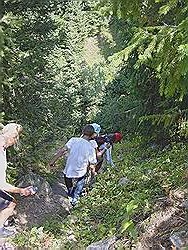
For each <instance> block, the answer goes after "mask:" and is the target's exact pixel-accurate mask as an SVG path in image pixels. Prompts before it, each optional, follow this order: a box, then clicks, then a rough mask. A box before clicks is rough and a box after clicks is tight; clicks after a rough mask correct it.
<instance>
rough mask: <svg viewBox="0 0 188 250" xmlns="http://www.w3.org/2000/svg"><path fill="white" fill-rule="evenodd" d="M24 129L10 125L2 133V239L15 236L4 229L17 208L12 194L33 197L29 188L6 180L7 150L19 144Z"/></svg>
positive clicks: (0, 187)
mask: <svg viewBox="0 0 188 250" xmlns="http://www.w3.org/2000/svg"><path fill="white" fill-rule="evenodd" d="M21 132H22V127H21V125H19V124H16V123H9V124H7V125H6V126H3V129H2V130H1V132H0V237H8V236H11V235H13V234H14V232H13V231H10V230H8V229H6V228H5V227H4V223H5V221H6V220H7V219H8V218H9V216H11V215H12V214H13V210H14V208H15V206H16V202H15V199H14V198H13V197H12V196H11V195H9V194H8V193H7V192H10V193H19V194H20V195H24V196H28V195H31V191H30V188H31V186H29V187H26V188H19V187H15V186H13V185H11V184H10V183H8V182H7V180H6V169H7V158H6V149H7V148H8V147H10V146H12V145H14V144H16V143H17V141H18V139H19V135H20V133H21Z"/></svg>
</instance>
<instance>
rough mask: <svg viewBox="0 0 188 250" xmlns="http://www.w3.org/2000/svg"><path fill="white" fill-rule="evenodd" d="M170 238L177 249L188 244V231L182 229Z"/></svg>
mask: <svg viewBox="0 0 188 250" xmlns="http://www.w3.org/2000/svg"><path fill="white" fill-rule="evenodd" d="M170 240H171V242H172V244H173V246H174V247H176V249H182V247H186V246H188V231H187V230H186V231H180V232H176V233H174V234H172V235H171V236H170Z"/></svg>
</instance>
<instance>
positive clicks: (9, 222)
mask: <svg viewBox="0 0 188 250" xmlns="http://www.w3.org/2000/svg"><path fill="white" fill-rule="evenodd" d="M14 224H16V220H15V219H14V217H12V218H9V219H8V220H6V221H5V223H4V227H12V226H14Z"/></svg>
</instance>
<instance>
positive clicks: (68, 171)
mask: <svg viewBox="0 0 188 250" xmlns="http://www.w3.org/2000/svg"><path fill="white" fill-rule="evenodd" d="M66 147H67V148H68V150H69V155H68V158H67V162H66V166H65V169H64V171H63V172H64V174H65V175H66V177H68V178H79V177H82V176H84V175H85V174H86V172H87V167H88V165H89V164H96V163H97V160H96V153H95V149H94V148H93V147H92V145H91V143H90V142H89V141H87V140H85V139H83V138H77V137H73V138H71V139H70V140H69V141H68V142H67V143H66Z"/></svg>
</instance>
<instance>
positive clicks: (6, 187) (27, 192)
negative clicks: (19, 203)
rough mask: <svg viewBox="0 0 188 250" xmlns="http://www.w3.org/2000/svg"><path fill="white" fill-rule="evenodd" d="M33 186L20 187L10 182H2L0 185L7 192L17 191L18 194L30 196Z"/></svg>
mask: <svg viewBox="0 0 188 250" xmlns="http://www.w3.org/2000/svg"><path fill="white" fill-rule="evenodd" d="M30 187H31V186H29V187H26V188H19V187H15V186H13V185H11V184H9V183H7V182H6V183H2V182H1V185H0V188H1V189H2V190H4V191H6V192H10V193H16V194H20V195H24V196H28V195H31V191H30V190H29V189H30Z"/></svg>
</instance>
